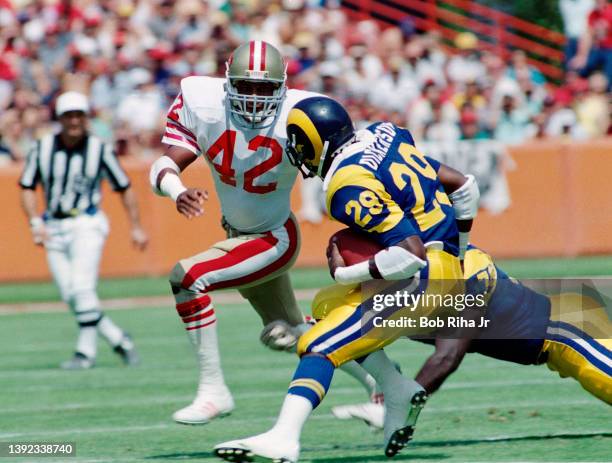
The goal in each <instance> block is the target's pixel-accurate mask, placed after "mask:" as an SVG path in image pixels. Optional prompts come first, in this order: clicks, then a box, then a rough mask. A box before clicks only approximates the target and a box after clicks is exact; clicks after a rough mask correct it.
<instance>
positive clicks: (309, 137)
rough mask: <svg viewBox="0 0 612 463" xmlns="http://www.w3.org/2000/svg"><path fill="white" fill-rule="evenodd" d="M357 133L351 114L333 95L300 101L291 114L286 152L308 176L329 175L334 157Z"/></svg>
mask: <svg viewBox="0 0 612 463" xmlns="http://www.w3.org/2000/svg"><path fill="white" fill-rule="evenodd" d="M354 137H355V128H354V126H353V122H352V121H351V117H350V116H349V115H348V113H347V112H346V110H345V109H344V107H343V106H342V105H341V104H340V103H338V102H337V101H335V100H332V99H331V98H327V97H323V96H316V97H311V98H306V99H304V100H302V101H300V102H298V103H297V104H296V105H295V106H294V107H293V108H292V109H291V111H290V112H289V115H288V116H287V146H286V149H285V151H286V153H287V156H288V157H289V160H290V161H291V164H293V165H294V166H296V167H297V168H298V169H299V170H300V172H301V173H302V175H303V176H304V178H308V177H314V176H319V177H321V178H325V175H326V174H327V171H328V170H329V168H330V166H331V164H332V161H333V159H334V157H335V156H336V155H337V154H338V153H339V152H340V150H341V148H343V147H344V145H346V144H347V143H348V142H350V141H351V140H352V139H354Z"/></svg>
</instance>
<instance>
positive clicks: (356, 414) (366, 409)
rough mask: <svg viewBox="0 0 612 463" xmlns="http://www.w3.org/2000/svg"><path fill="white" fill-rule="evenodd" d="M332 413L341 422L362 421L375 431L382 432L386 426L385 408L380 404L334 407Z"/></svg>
mask: <svg viewBox="0 0 612 463" xmlns="http://www.w3.org/2000/svg"><path fill="white" fill-rule="evenodd" d="M331 412H332V415H334V416H335V417H336V418H338V419H339V420H352V419H355V420H362V421H364V422H365V424H367V425H368V426H369V427H370V428H372V430H373V431H378V430H381V429H383V427H384V425H385V407H384V405H383V404H380V403H372V402H367V403H363V404H355V405H340V406H337V407H332V409H331Z"/></svg>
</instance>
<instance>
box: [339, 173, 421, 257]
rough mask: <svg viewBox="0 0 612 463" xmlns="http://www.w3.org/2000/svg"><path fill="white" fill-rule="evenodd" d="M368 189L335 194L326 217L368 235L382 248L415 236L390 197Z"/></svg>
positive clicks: (347, 188) (348, 188)
mask: <svg viewBox="0 0 612 463" xmlns="http://www.w3.org/2000/svg"><path fill="white" fill-rule="evenodd" d="M372 186H373V187H374V188H365V187H363V186H358V185H350V186H344V187H342V188H340V189H339V190H337V191H336V192H335V193H334V195H333V197H332V199H331V202H330V209H329V213H330V215H331V216H332V217H333V218H334V219H336V220H338V221H339V222H342V223H344V224H345V225H348V226H349V227H351V228H353V229H356V230H360V231H365V232H368V233H370V234H371V236H372V238H373V239H375V240H376V241H377V242H378V243H380V244H381V245H382V246H384V247H389V246H393V245H395V244H397V243H399V242H400V241H402V240H404V239H405V238H407V237H409V236H412V235H416V234H417V232H416V230H415V228H414V226H413V225H412V224H411V223H410V220H408V219H407V218H406V216H405V215H404V212H403V211H402V209H401V208H400V207H399V206H398V204H397V203H396V202H395V201H393V199H391V197H390V195H389V194H388V193H387V192H386V191H385V190H384V189H383V190H381V189H380V188H376V185H375V184H374V185H372ZM380 187H381V188H382V184H380Z"/></svg>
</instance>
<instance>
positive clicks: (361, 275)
mask: <svg viewBox="0 0 612 463" xmlns="http://www.w3.org/2000/svg"><path fill="white" fill-rule="evenodd" d="M371 279H372V275H370V263H369V262H368V261H367V260H364V261H363V262H359V263H358V264H354V265H349V266H348V267H338V268H337V269H336V271H335V272H334V280H336V281H337V282H338V283H340V284H341V285H351V284H354V283H361V282H362V281H368V280H371Z"/></svg>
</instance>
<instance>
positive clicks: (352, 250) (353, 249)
mask: <svg viewBox="0 0 612 463" xmlns="http://www.w3.org/2000/svg"><path fill="white" fill-rule="evenodd" d="M333 239H335V240H336V242H337V244H338V249H339V250H340V255H342V258H343V259H344V262H345V263H346V265H353V264H358V263H359V262H363V261H364V260H368V259H369V258H370V257H372V256H373V255H374V254H376V253H377V252H378V251H380V250H381V249H383V247H382V246H381V245H380V244H378V243H377V242H376V241H374V240H373V239H371V238H369V237H368V236H367V235H365V234H362V233H358V232H356V231H353V230H351V229H350V228H345V229H344V230H340V231H339V232H337V233H335V234H334V235H332V237H331V238H330V241H331V240H333Z"/></svg>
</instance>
